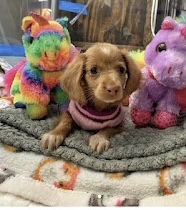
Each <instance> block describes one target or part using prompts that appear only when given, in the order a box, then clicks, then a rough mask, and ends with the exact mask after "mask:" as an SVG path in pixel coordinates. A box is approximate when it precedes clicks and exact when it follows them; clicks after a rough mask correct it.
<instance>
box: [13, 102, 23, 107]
mask: <svg viewBox="0 0 186 210" xmlns="http://www.w3.org/2000/svg"><path fill="white" fill-rule="evenodd" d="M14 106H15V108H26V106H25V105H24V104H23V103H21V102H16V103H15V104H14Z"/></svg>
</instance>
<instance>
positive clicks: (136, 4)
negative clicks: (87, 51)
mask: <svg viewBox="0 0 186 210" xmlns="http://www.w3.org/2000/svg"><path fill="white" fill-rule="evenodd" d="M74 2H78V3H83V4H86V3H87V0H76V1H74ZM151 7H152V0H92V2H91V4H90V5H89V7H88V9H87V10H88V15H87V16H84V15H81V16H80V17H79V19H78V21H77V22H76V23H75V24H74V25H72V26H71V25H70V24H69V31H70V34H71V37H72V41H73V42H78V43H80V44H81V45H83V43H89V44H92V43H94V42H110V43H114V44H117V45H125V46H129V47H131V46H132V47H135V48H143V47H145V45H146V44H148V42H149V41H150V40H151V38H152V36H151V30H150V13H151ZM64 15H66V16H67V17H69V20H71V19H72V18H73V17H74V16H76V14H75V13H70V12H64V11H58V16H59V17H60V16H64Z"/></svg>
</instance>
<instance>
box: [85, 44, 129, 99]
mask: <svg viewBox="0 0 186 210" xmlns="http://www.w3.org/2000/svg"><path fill="white" fill-rule="evenodd" d="M85 56H86V62H85V66H84V73H85V75H84V80H85V84H87V87H88V88H87V89H85V90H87V91H85V93H87V94H86V96H87V98H88V99H89V98H90V100H91V99H93V100H94V101H95V100H96V101H101V102H105V103H116V102H120V101H121V100H122V99H123V89H124V88H125V86H126V83H127V79H128V73H129V72H128V70H127V64H126V62H125V61H124V58H123V56H122V53H121V51H120V50H119V49H118V48H117V47H115V46H114V45H110V44H99V45H95V46H94V47H92V48H90V49H89V50H88V51H87V52H86V53H85ZM97 103H98V102H97Z"/></svg>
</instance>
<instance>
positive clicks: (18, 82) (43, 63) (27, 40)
mask: <svg viewBox="0 0 186 210" xmlns="http://www.w3.org/2000/svg"><path fill="white" fill-rule="evenodd" d="M67 21H68V19H67V18H61V19H57V20H56V21H55V20H47V19H45V18H44V17H42V16H40V15H37V14H35V13H31V15H30V16H27V17H24V18H23V20H22V30H23V31H24V35H23V45H24V48H25V53H26V59H23V60H21V61H20V62H19V63H18V64H17V65H15V66H14V67H13V68H12V69H11V70H10V71H8V72H7V74H6V75H5V77H4V85H5V92H6V93H10V94H11V95H13V97H14V105H15V107H16V108H20V107H21V108H22V107H26V111H27V114H28V117H29V118H31V119H42V118H44V117H45V116H47V114H48V111H47V105H48V104H49V102H50V101H51V98H52V99H53V100H54V101H55V102H56V103H58V104H61V103H65V102H66V101H68V97H67V94H66V93H65V92H64V91H63V90H62V89H61V88H60V86H59V77H60V75H61V71H62V70H63V68H64V67H65V66H66V65H67V64H68V63H69V62H70V61H71V60H72V59H73V57H74V54H76V53H77V50H76V48H75V47H74V46H73V45H72V44H71V40H70V35H69V32H68V30H67Z"/></svg>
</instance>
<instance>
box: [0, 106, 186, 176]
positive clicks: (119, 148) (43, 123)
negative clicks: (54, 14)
mask: <svg viewBox="0 0 186 210" xmlns="http://www.w3.org/2000/svg"><path fill="white" fill-rule="evenodd" d="M124 109H125V113H126V114H125V117H124V119H125V131H124V132H123V133H121V134H118V135H115V136H114V137H113V138H112V139H111V147H110V148H109V150H108V151H106V152H104V153H103V154H101V155H99V154H97V153H95V152H91V150H90V148H89V147H88V139H89V136H90V135H91V134H92V133H91V132H87V131H84V130H81V129H79V130H74V131H73V132H72V133H71V134H70V135H69V137H68V138H66V140H65V141H64V143H63V145H62V146H60V147H59V148H58V149H57V150H55V151H53V152H50V153H49V152H47V151H45V150H42V149H41V148H40V137H41V135H42V134H44V133H45V132H46V131H48V130H49V129H51V128H52V126H53V124H54V123H55V121H56V120H57V108H56V106H55V105H50V106H49V115H48V118H47V119H45V120H40V121H33V120H30V119H28V117H27V115H26V113H25V110H24V109H15V108H14V107H13V106H10V107H7V108H4V109H0V141H1V142H2V143H5V144H8V145H12V146H15V147H17V148H19V149H22V150H25V151H33V152H35V153H42V154H45V155H47V156H54V157H58V158H62V159H64V160H68V161H72V162H73V163H75V164H78V165H81V166H84V167H86V168H89V169H92V170H94V171H103V172H123V171H140V170H152V169H160V168H163V167H165V166H172V165H175V164H176V163H179V162H182V161H186V130H185V126H186V123H185V122H183V123H182V124H181V125H180V126H177V127H172V128H168V129H165V130H158V129H155V128H152V127H146V128H135V126H134V125H133V123H132V122H131V121H130V118H129V113H128V108H127V107H125V108H124Z"/></svg>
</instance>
